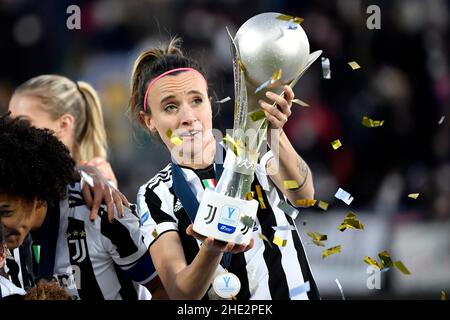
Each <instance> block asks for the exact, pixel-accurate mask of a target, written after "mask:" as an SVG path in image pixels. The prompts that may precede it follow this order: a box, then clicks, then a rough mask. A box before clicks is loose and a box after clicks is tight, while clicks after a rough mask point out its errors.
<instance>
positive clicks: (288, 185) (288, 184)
mask: <svg viewBox="0 0 450 320" xmlns="http://www.w3.org/2000/svg"><path fill="white" fill-rule="evenodd" d="M283 185H284V188H285V189H286V190H290V189H297V188H299V185H298V182H297V181H295V180H284V181H283Z"/></svg>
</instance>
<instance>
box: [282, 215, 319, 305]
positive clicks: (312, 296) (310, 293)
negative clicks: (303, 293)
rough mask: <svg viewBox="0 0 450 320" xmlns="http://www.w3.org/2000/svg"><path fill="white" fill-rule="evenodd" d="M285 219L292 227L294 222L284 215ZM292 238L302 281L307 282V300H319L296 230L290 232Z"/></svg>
mask: <svg viewBox="0 0 450 320" xmlns="http://www.w3.org/2000/svg"><path fill="white" fill-rule="evenodd" d="M286 218H287V219H288V221H289V224H291V225H293V224H294V222H293V221H292V219H291V217H289V216H287V215H286ZM292 238H293V239H294V246H295V249H296V250H297V258H298V261H299V262H300V268H301V270H302V275H303V278H304V279H303V280H304V281H305V282H306V281H309V287H310V290H309V291H308V293H307V294H308V299H309V300H320V294H319V290H318V288H317V285H316V282H315V281H314V278H313V276H312V273H311V269H310V267H309V264H308V260H307V259H306V253H305V250H304V248H303V245H302V241H301V240H300V237H299V235H298V233H297V231H296V230H292Z"/></svg>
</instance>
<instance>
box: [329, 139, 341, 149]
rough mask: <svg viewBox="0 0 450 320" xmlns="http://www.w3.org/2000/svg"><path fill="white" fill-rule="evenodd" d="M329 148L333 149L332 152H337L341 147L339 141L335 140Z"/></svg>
mask: <svg viewBox="0 0 450 320" xmlns="http://www.w3.org/2000/svg"><path fill="white" fill-rule="evenodd" d="M331 146H332V147H333V149H334V150H337V149H339V148H340V147H341V146H342V143H341V141H340V140H339V139H337V140H334V141H333V142H332V143H331Z"/></svg>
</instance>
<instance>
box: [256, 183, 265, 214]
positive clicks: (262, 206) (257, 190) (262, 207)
mask: <svg viewBox="0 0 450 320" xmlns="http://www.w3.org/2000/svg"><path fill="white" fill-rule="evenodd" d="M255 189H256V195H257V196H258V200H259V205H260V206H261V209H265V208H266V205H265V204H264V198H263V195H262V191H261V186H260V185H259V184H258V185H256V186H255Z"/></svg>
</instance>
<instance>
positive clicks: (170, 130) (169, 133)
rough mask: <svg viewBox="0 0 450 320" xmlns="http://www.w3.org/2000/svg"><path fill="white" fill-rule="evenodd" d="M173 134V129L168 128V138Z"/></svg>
mask: <svg viewBox="0 0 450 320" xmlns="http://www.w3.org/2000/svg"><path fill="white" fill-rule="evenodd" d="M172 134H173V131H172V129H170V128H169V129H167V131H166V136H167V138H169V139H170V138H172Z"/></svg>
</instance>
